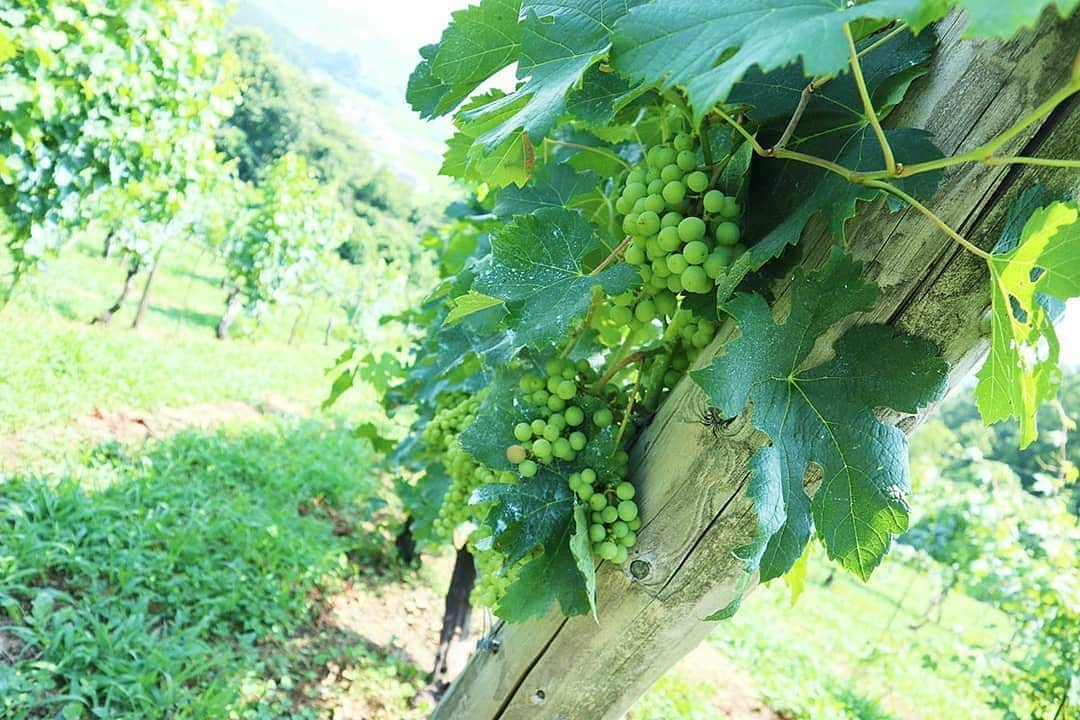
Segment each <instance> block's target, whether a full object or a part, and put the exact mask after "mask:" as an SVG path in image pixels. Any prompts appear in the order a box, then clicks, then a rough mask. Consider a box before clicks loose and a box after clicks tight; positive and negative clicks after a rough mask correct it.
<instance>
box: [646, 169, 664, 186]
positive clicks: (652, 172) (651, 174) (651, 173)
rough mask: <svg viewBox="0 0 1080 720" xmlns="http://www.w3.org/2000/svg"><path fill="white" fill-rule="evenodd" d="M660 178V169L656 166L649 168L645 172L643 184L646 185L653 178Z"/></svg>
mask: <svg viewBox="0 0 1080 720" xmlns="http://www.w3.org/2000/svg"><path fill="white" fill-rule="evenodd" d="M659 179H660V171H659V170H658V169H656V168H649V171H648V172H647V173H645V184H646V185H648V184H649V183H651V182H652V181H653V180H659Z"/></svg>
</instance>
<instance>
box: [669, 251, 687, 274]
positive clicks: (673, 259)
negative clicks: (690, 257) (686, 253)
mask: <svg viewBox="0 0 1080 720" xmlns="http://www.w3.org/2000/svg"><path fill="white" fill-rule="evenodd" d="M687 265H689V263H687V262H686V258H685V257H683V255H682V253H674V254H672V255H668V256H667V269H668V272H669V273H670V274H674V275H678V274H680V273H682V271H683V270H685V269H686V267H687Z"/></svg>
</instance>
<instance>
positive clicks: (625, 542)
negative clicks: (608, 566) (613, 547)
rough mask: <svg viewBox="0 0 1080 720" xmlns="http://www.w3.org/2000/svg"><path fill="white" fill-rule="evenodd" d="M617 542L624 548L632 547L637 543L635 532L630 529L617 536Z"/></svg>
mask: <svg viewBox="0 0 1080 720" xmlns="http://www.w3.org/2000/svg"><path fill="white" fill-rule="evenodd" d="M627 527H629V526H627ZM619 544H620V545H622V546H623V547H624V548H632V547H634V546H635V545H637V533H636V532H634V531H633V530H631V531H630V532H628V533H626V534H625V535H623V536H622V537H621V538H619Z"/></svg>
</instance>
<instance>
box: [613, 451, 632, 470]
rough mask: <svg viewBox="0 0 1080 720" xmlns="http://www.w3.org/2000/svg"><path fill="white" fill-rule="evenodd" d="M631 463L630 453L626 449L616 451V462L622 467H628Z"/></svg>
mask: <svg viewBox="0 0 1080 720" xmlns="http://www.w3.org/2000/svg"><path fill="white" fill-rule="evenodd" d="M629 463H630V453H628V452H626V451H625V450H619V451H618V452H617V453H615V464H616V465H620V466H622V467H626V466H627V465H628V464H629Z"/></svg>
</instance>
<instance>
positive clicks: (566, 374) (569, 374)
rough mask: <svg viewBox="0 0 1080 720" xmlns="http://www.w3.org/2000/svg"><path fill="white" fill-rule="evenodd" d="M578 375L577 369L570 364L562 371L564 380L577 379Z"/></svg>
mask: <svg viewBox="0 0 1080 720" xmlns="http://www.w3.org/2000/svg"><path fill="white" fill-rule="evenodd" d="M577 374H578V371H577V368H576V367H574V366H573V365H572V364H569V363H568V364H567V365H566V367H564V368H563V371H562V376H563V379H564V380H573V379H574V378H575V377H577Z"/></svg>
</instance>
